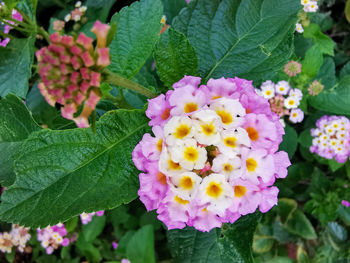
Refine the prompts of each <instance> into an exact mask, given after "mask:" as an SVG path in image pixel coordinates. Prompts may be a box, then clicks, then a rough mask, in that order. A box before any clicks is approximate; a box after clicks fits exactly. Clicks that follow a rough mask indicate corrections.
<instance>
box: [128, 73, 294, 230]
mask: <svg viewBox="0 0 350 263" xmlns="http://www.w3.org/2000/svg"><path fill="white" fill-rule="evenodd" d="M200 82H201V79H200V78H199V77H192V76H185V77H184V78H183V79H182V80H180V81H179V82H177V83H175V84H174V85H173V88H174V90H170V91H168V92H167V93H166V95H163V94H162V95H160V96H158V97H156V98H154V99H151V100H149V104H148V109H147V111H146V115H147V116H148V117H149V118H150V119H151V120H150V122H149V124H150V126H152V131H153V133H154V137H153V136H152V135H151V134H148V133H147V134H145V135H144V136H143V139H142V140H141V142H140V143H138V144H137V145H136V147H135V149H134V151H133V154H132V158H133V161H134V164H135V166H136V167H137V168H138V169H139V170H140V171H143V173H140V175H139V179H140V189H139V191H138V194H139V196H140V199H141V201H142V202H143V203H144V204H145V206H146V208H147V210H153V209H157V213H158V219H160V220H161V221H163V222H164V223H165V224H166V225H167V227H168V228H169V229H174V228H183V227H185V226H186V225H188V226H193V227H195V228H196V229H198V230H200V231H209V230H211V229H212V228H214V227H220V226H221V225H222V223H226V222H230V223H233V222H235V221H236V220H237V219H238V218H239V217H240V216H242V215H246V214H249V213H253V212H254V211H255V210H256V209H257V208H259V209H260V211H261V212H267V211H268V210H269V209H271V207H272V206H274V205H276V204H277V195H278V192H279V190H278V188H277V187H275V186H273V184H274V182H275V179H276V178H284V177H286V176H287V167H288V166H289V165H290V161H289V159H288V155H287V153H285V152H283V151H280V152H277V150H278V147H279V144H280V143H281V141H282V135H283V134H284V130H283V127H282V125H281V124H280V122H279V117H278V115H276V114H275V113H273V112H272V111H271V109H270V105H269V103H268V101H267V100H266V99H264V98H262V97H260V96H258V95H257V94H256V92H255V89H254V87H253V85H252V82H251V81H247V80H244V79H239V78H234V79H233V78H228V79H225V78H221V79H210V80H209V81H208V83H207V84H206V85H201V86H199V84H200Z"/></svg>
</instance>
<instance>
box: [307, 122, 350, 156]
mask: <svg viewBox="0 0 350 263" xmlns="http://www.w3.org/2000/svg"><path fill="white" fill-rule="evenodd" d="M311 136H312V137H314V139H313V140H312V146H311V147H310V151H311V152H312V153H316V154H318V155H320V156H321V157H324V158H326V159H333V158H335V160H336V161H337V162H339V163H344V162H346V160H347V159H348V157H349V156H350V121H349V119H348V118H346V117H345V116H334V115H333V116H327V115H325V116H323V117H321V118H320V119H319V120H318V121H317V122H316V128H314V129H311Z"/></svg>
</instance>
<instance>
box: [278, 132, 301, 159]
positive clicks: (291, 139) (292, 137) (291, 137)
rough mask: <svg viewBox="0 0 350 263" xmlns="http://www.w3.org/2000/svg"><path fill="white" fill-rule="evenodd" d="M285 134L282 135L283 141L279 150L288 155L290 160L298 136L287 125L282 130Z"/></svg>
mask: <svg viewBox="0 0 350 263" xmlns="http://www.w3.org/2000/svg"><path fill="white" fill-rule="evenodd" d="M284 130H285V132H286V133H285V134H284V135H283V141H282V143H281V144H280V147H279V149H280V150H281V151H286V152H287V153H288V156H289V159H292V158H293V156H294V153H295V151H296V150H297V147H298V143H297V140H298V134H297V132H296V131H295V130H294V129H293V128H292V127H291V126H289V125H286V127H285V128H284Z"/></svg>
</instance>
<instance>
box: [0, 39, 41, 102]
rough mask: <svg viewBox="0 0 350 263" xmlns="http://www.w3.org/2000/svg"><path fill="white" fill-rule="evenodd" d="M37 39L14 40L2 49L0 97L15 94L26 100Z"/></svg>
mask: <svg viewBox="0 0 350 263" xmlns="http://www.w3.org/2000/svg"><path fill="white" fill-rule="evenodd" d="M34 42H35V37H29V38H21V39H20V38H14V39H12V40H11V42H10V43H9V44H8V45H7V47H6V48H3V47H0V61H1V63H0V96H2V97H4V96H6V95H7V94H9V93H14V94H16V95H17V96H19V97H22V98H25V97H26V94H27V91H28V80H29V78H30V76H31V66H32V63H33V58H34Z"/></svg>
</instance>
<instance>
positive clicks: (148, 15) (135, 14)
mask: <svg viewBox="0 0 350 263" xmlns="http://www.w3.org/2000/svg"><path fill="white" fill-rule="evenodd" d="M162 14H163V6H162V2H161V1H160V0H141V1H139V2H135V3H133V4H132V5H131V6H129V7H125V8H123V9H122V10H121V11H120V12H119V13H117V14H115V15H114V16H113V17H112V20H111V23H114V22H115V23H117V31H116V34H115V36H114V39H113V41H112V43H111V45H110V54H111V65H110V66H109V67H110V69H111V70H112V71H113V72H114V73H117V74H120V75H122V76H123V77H126V78H132V77H134V76H135V75H136V74H137V73H138V72H139V70H140V69H141V67H142V66H143V64H145V62H146V60H147V58H148V57H149V56H150V55H151V53H152V50H153V48H154V45H155V43H156V41H157V39H158V38H159V32H160V30H161V27H162V25H161V23H160V20H161V18H162Z"/></svg>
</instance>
